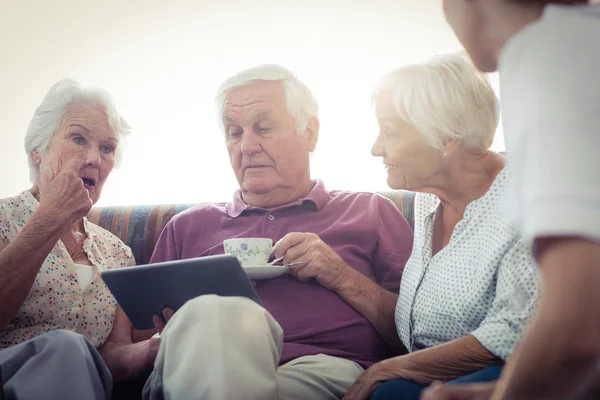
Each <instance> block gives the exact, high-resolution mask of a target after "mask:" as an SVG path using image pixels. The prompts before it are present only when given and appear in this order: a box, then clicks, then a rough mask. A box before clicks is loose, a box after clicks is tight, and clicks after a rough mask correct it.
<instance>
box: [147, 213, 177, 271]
mask: <svg viewBox="0 0 600 400" xmlns="http://www.w3.org/2000/svg"><path fill="white" fill-rule="evenodd" d="M175 221H176V218H173V219H171V220H170V221H169V222H168V223H167V225H166V226H165V227H164V228H163V230H162V232H161V233H160V236H159V238H158V242H156V246H155V247H154V252H153V253H152V258H150V264H153V263H158V262H165V261H173V260H179V259H180V258H181V257H180V256H179V252H178V251H177V246H176V243H177V240H176V236H175V226H174V224H175Z"/></svg>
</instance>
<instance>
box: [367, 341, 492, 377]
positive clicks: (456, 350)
mask: <svg viewBox="0 0 600 400" xmlns="http://www.w3.org/2000/svg"><path fill="white" fill-rule="evenodd" d="M502 363H503V361H502V360H501V359H500V358H498V357H496V356H495V355H494V354H492V353H491V352H490V351H489V350H487V349H486V348H485V347H483V346H482V345H481V343H479V341H478V340H477V339H475V337H473V336H472V335H467V336H463V337H461V338H459V339H456V340H452V341H450V342H447V343H444V344H441V345H439V346H434V347H430V348H427V349H423V350H419V351H416V352H414V353H410V354H407V355H404V356H400V357H394V358H390V359H387V360H384V361H382V362H380V363H379V364H376V365H375V366H373V367H372V368H376V371H377V373H378V374H380V375H381V376H384V377H386V380H387V379H397V378H401V379H410V380H412V381H415V382H418V383H420V384H423V385H426V384H429V383H431V382H433V381H437V380H439V381H449V380H452V379H456V378H459V377H461V376H464V375H468V374H471V373H473V372H476V371H479V370H481V369H483V368H486V367H489V366H490V365H494V364H499V365H500V364H502ZM390 377H391V378H390Z"/></svg>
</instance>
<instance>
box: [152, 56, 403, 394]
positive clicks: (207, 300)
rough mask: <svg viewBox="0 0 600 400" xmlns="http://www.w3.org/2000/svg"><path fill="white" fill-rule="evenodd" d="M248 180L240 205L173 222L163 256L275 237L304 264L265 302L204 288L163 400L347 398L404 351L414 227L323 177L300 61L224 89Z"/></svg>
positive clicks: (165, 361)
mask: <svg viewBox="0 0 600 400" xmlns="http://www.w3.org/2000/svg"><path fill="white" fill-rule="evenodd" d="M217 107H218V111H219V113H220V121H221V122H222V128H223V131H224V134H225V142H226V144H227V150H228V153H229V158H230V161H231V166H232V167H233V170H234V172H235V175H236V177H237V180H238V182H239V185H240V190H239V191H237V192H236V193H235V194H234V196H233V200H232V201H231V202H230V203H227V204H214V205H201V206H198V207H195V208H193V209H191V210H188V211H186V212H183V213H181V214H179V215H177V216H176V217H175V218H173V220H172V221H171V222H170V223H169V224H168V225H167V226H166V227H165V230H164V231H163V233H162V235H161V237H160V239H159V242H158V244H157V246H156V250H155V252H154V254H153V257H152V262H159V261H168V260H176V259H184V258H191V257H198V256H208V255H214V254H221V253H223V245H222V243H223V240H224V239H229V238H234V237H266V238H271V239H273V240H274V241H279V244H278V246H277V251H276V254H275V255H276V256H278V257H279V256H284V257H285V258H284V262H285V263H286V264H287V263H291V262H301V263H302V264H301V265H300V266H299V267H295V268H293V269H292V270H291V274H289V275H283V276H281V277H279V278H275V279H270V280H262V281H258V283H257V285H256V290H257V292H258V294H259V295H260V297H261V300H262V302H263V304H264V307H265V308H262V307H260V306H258V305H257V304H255V303H253V302H251V301H250V300H246V299H241V298H221V297H217V296H202V297H200V298H197V299H195V300H192V301H190V302H188V303H187V304H186V305H185V306H184V307H182V308H181V309H180V310H179V311H178V312H177V313H176V314H175V315H174V316H173V317H172V318H171V320H170V321H169V323H168V325H167V326H166V329H165V331H163V334H162V338H161V341H162V344H161V349H160V351H159V355H158V358H157V363H156V368H155V372H154V374H153V376H152V377H151V379H150V380H149V382H148V383H147V385H146V390H145V394H146V396H147V397H150V398H162V396H164V397H169V398H189V399H192V398H194V399H335V398H340V397H342V396H343V395H344V393H345V392H346V391H347V389H348V388H349V387H350V386H351V385H352V383H353V382H354V380H355V379H356V377H358V376H359V375H360V374H361V372H362V371H363V370H364V369H365V368H367V367H368V366H370V365H371V364H373V363H375V362H377V361H378V360H381V359H383V358H385V357H386V356H387V355H388V354H389V349H398V348H399V340H398V337H397V335H396V329H395V326H394V309H395V305H396V300H397V297H398V288H399V283H400V278H401V275H402V270H403V267H404V264H405V263H406V261H407V259H408V257H409V254H410V251H411V247H412V232H411V230H410V228H409V226H408V224H407V222H406V221H405V220H404V218H403V217H402V215H401V214H400V212H399V211H398V209H397V208H396V207H395V206H394V205H393V204H392V203H391V202H390V201H388V200H386V199H384V198H382V197H380V196H378V195H375V194H369V193H349V192H342V191H328V190H326V189H325V186H324V185H323V183H322V182H321V181H318V180H311V178H310V168H309V159H310V153H311V152H312V151H314V150H315V147H316V145H317V140H318V135H319V120H318V117H317V111H318V106H317V103H316V101H315V99H314V98H313V96H312V94H311V92H310V90H309V89H308V87H306V85H304V84H303V83H302V82H300V81H299V80H297V79H296V77H295V76H294V75H293V74H292V73H291V72H289V71H287V70H286V69H284V68H282V67H279V66H274V65H267V66H260V67H256V68H253V69H250V70H247V71H243V72H240V73H239V74H237V75H235V76H233V77H231V78H229V79H228V80H226V81H225V82H224V83H223V84H222V85H221V87H220V90H219V93H218V95H217Z"/></svg>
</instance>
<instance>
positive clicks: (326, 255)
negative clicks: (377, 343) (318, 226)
mask: <svg viewBox="0 0 600 400" xmlns="http://www.w3.org/2000/svg"><path fill="white" fill-rule="evenodd" d="M283 255H285V258H284V260H283V262H284V264H289V263H292V262H302V265H299V266H296V267H292V268H291V269H290V273H291V274H292V275H293V276H295V277H296V278H297V279H299V280H301V281H308V280H309V279H312V278H314V279H316V280H317V282H319V284H320V285H321V286H323V287H325V288H327V289H329V290H332V291H334V292H336V293H337V294H338V295H339V296H340V297H341V298H342V299H344V301H346V302H347V303H348V304H350V305H351V306H352V307H354V309H355V310H356V311H358V312H359V313H360V314H362V315H363V316H364V317H365V318H367V319H368V320H369V322H370V323H371V324H372V325H373V327H374V328H375V329H376V330H377V332H378V333H379V334H380V335H381V337H382V338H383V339H384V340H386V342H388V343H389V345H390V346H391V347H395V348H402V347H401V346H402V344H401V342H400V339H399V338H398V335H397V333H396V325H395V322H394V310H395V308H396V300H397V299H398V295H396V294H393V293H391V292H389V291H387V290H385V289H383V288H382V287H380V286H379V285H377V284H376V283H374V282H373V281H371V280H370V279H369V278H367V277H366V276H364V275H363V274H361V273H360V272H358V271H356V270H355V269H354V268H352V267H350V266H349V265H348V264H346V262H345V261H344V260H342V258H341V257H340V256H339V255H337V253H335V252H334V251H333V250H332V249H331V248H330V247H329V246H328V245H327V244H326V243H325V242H323V241H322V240H321V238H319V236H317V235H316V234H314V233H300V232H294V233H288V234H287V235H285V236H284V237H283V239H281V240H280V242H279V244H278V246H277V251H276V257H281V256H283Z"/></svg>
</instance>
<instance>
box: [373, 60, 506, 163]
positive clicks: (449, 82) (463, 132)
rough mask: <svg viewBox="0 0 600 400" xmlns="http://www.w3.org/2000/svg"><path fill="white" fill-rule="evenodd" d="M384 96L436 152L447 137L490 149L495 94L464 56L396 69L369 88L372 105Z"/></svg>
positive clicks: (495, 119)
mask: <svg viewBox="0 0 600 400" xmlns="http://www.w3.org/2000/svg"><path fill="white" fill-rule="evenodd" d="M382 94H387V95H390V96H391V101H392V106H393V107H394V110H395V111H396V113H397V114H398V116H399V117H401V118H402V119H404V120H405V121H407V122H408V123H410V124H412V125H413V126H414V127H415V128H416V129H417V130H418V131H419V132H420V133H421V134H422V135H423V136H424V137H425V138H426V139H427V140H428V141H429V143H430V144H431V145H432V146H434V147H436V148H438V149H440V150H441V149H443V147H444V145H446V144H447V143H448V141H450V140H458V141H459V142H460V143H461V144H462V146H463V148H465V149H470V150H479V151H484V150H488V149H489V148H490V146H491V145H492V142H493V141H494V135H495V133H496V128H497V127H498V118H499V102H498V98H497V97H496V95H495V94H494V90H493V89H492V86H491V85H490V83H489V81H488V79H487V76H486V75H485V74H484V73H482V72H479V71H478V70H477V69H476V68H475V66H474V65H473V64H472V63H471V62H469V61H468V60H467V59H466V58H465V57H464V56H463V55H462V54H448V55H440V56H435V57H433V58H431V59H430V60H429V61H427V62H425V63H423V64H417V65H409V66H406V67H402V68H399V69H396V70H394V71H392V72H391V73H389V74H388V75H386V76H385V77H384V78H383V79H382V80H381V82H380V83H379V85H378V86H377V87H376V88H375V90H374V91H373V94H372V102H373V104H374V105H376V104H377V101H378V98H379V97H380V95H382Z"/></svg>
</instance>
